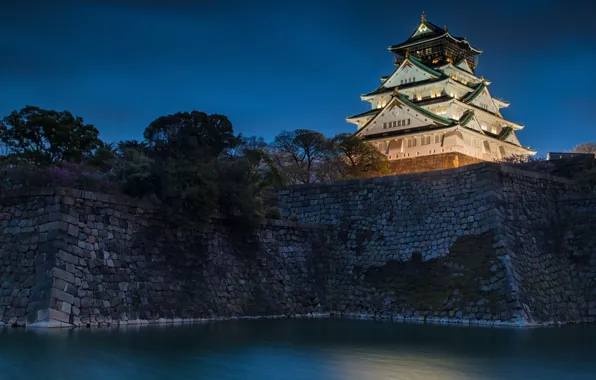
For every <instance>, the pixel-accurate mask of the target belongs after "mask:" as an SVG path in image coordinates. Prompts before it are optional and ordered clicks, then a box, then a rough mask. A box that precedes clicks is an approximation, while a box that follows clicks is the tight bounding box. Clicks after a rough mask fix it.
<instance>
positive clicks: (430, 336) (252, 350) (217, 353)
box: [0, 319, 596, 380]
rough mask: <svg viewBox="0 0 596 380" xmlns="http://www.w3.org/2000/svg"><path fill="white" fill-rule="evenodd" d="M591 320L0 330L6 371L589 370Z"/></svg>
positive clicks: (474, 375) (305, 374)
mask: <svg viewBox="0 0 596 380" xmlns="http://www.w3.org/2000/svg"><path fill="white" fill-rule="evenodd" d="M594 342H596V328H594V327H592V326H586V325H570V326H564V327H556V328H540V329H517V328H492V329H489V328H475V327H456V326H432V325H417V324H404V323H390V322H374V321H358V320H331V319H330V320H312V319H311V320H255V321H246V320H244V321H227V322H214V323H206V324H202V325H192V326H188V325H187V326H184V325H182V326H170V327H157V326H146V327H126V328H119V329H109V328H106V329H74V330H71V329H38V330H34V329H26V330H25V329H10V328H5V329H2V330H0V373H1V374H2V375H1V376H0V378H3V379H4V378H5V379H14V380H18V379H33V378H44V379H47V380H52V379H66V380H68V379H81V378H84V379H86V380H94V379H111V380H125V379H146V380H150V379H217V380H235V379H263V380H268V379H289V380H298V379H309V380H311V379H312V380H314V379H325V380H327V379H330V380H332V379H354V380H367V379H371V380H372V379H375V380H378V379H425V380H433V379H441V380H449V379H457V380H462V379H475V380H488V379H508V380H515V379H523V380H531V379H540V380H548V379H575V380H582V379H594V377H595V376H596V362H595V361H594V360H593V358H594V356H595V355H596V343H594Z"/></svg>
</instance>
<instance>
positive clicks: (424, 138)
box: [420, 136, 430, 145]
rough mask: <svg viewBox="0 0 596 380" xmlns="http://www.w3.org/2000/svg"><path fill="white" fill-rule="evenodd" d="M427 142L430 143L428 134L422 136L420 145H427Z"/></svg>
mask: <svg viewBox="0 0 596 380" xmlns="http://www.w3.org/2000/svg"><path fill="white" fill-rule="evenodd" d="M428 144H430V136H422V140H421V141H420V145H428Z"/></svg>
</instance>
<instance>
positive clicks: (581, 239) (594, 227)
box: [556, 194, 596, 323]
mask: <svg viewBox="0 0 596 380" xmlns="http://www.w3.org/2000/svg"><path fill="white" fill-rule="evenodd" d="M558 205H559V210H560V217H559V219H558V220H557V223H558V225H557V229H558V230H559V233H558V234H557V235H556V236H557V237H558V239H560V240H559V242H560V248H559V247H558V248H559V251H561V252H562V253H563V254H564V255H566V256H567V258H568V259H569V262H570V264H571V281H573V288H574V289H576V290H577V300H578V303H579V311H580V313H581V317H582V320H583V321H584V322H590V323H594V322H596V249H595V247H596V233H594V231H596V196H594V195H586V194H574V195H565V196H562V197H560V198H559V203H558Z"/></svg>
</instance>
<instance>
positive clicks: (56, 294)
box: [52, 289, 74, 305]
mask: <svg viewBox="0 0 596 380" xmlns="http://www.w3.org/2000/svg"><path fill="white" fill-rule="evenodd" d="M52 297H53V298H55V299H57V300H58V301H62V302H66V303H69V304H71V305H72V304H73V303H74V296H73V295H72V294H68V293H66V292H64V291H62V290H59V289H52Z"/></svg>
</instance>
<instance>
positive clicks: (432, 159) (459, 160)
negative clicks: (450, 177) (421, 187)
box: [390, 152, 482, 174]
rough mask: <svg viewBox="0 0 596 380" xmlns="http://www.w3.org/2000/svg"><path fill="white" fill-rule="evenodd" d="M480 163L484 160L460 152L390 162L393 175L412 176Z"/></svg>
mask: <svg viewBox="0 0 596 380" xmlns="http://www.w3.org/2000/svg"><path fill="white" fill-rule="evenodd" d="M480 162H482V160H480V159H477V158H475V157H472V156H468V155H465V154H462V153H459V152H452V153H441V154H433V155H431V156H424V157H413V158H402V159H399V160H392V161H390V163H391V172H392V173H393V174H410V173H419V172H430V171H434V170H442V169H454V168H459V167H461V166H466V165H472V164H477V163H480Z"/></svg>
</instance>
